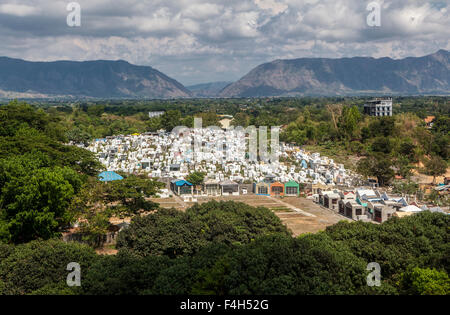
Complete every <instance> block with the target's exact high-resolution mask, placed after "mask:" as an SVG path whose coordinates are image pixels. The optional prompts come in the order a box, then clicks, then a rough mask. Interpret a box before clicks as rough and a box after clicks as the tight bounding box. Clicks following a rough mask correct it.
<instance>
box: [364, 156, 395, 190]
mask: <svg viewBox="0 0 450 315" xmlns="http://www.w3.org/2000/svg"><path fill="white" fill-rule="evenodd" d="M392 166H393V165H392V160H391V159H390V158H389V156H387V155H384V154H380V153H378V154H374V155H370V156H368V157H365V158H363V159H361V160H360V161H359V162H358V166H357V169H358V172H359V173H360V174H362V175H365V176H375V177H376V178H377V180H378V184H379V185H380V186H385V185H387V184H388V183H389V182H390V181H391V180H392V179H393V178H394V176H395V172H394V170H393V169H392Z"/></svg>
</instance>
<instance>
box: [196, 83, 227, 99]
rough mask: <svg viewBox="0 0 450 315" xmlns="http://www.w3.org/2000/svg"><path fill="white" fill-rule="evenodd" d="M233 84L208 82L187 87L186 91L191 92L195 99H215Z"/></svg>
mask: <svg viewBox="0 0 450 315" xmlns="http://www.w3.org/2000/svg"><path fill="white" fill-rule="evenodd" d="M232 83H233V82H226V81H220V82H210V83H201V84H196V85H191V86H188V87H187V89H188V90H189V91H191V92H192V94H193V96H195V97H217V96H218V95H219V93H220V92H221V91H222V90H223V89H224V88H225V87H227V86H228V85H230V84H232Z"/></svg>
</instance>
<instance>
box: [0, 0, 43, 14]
mask: <svg viewBox="0 0 450 315" xmlns="http://www.w3.org/2000/svg"><path fill="white" fill-rule="evenodd" d="M38 12H39V8H36V7H33V6H29V5H24V4H13V3H11V4H8V3H6V4H0V13H3V14H8V15H14V16H20V17H24V16H29V15H33V14H37V13H38Z"/></svg>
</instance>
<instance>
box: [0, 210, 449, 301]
mask: <svg viewBox="0 0 450 315" xmlns="http://www.w3.org/2000/svg"><path fill="white" fill-rule="evenodd" d="M240 207H243V208H244V209H242V210H243V211H242V212H250V213H253V216H251V219H250V220H247V219H246V216H244V215H236V213H233V212H232V214H229V213H228V212H227V211H224V210H228V209H236V210H240V209H239V208H240ZM191 212H192V213H191V214H188V215H186V218H181V217H179V216H181V215H178V214H175V213H173V212H170V211H167V212H164V213H161V214H158V217H157V218H153V217H152V215H150V216H149V218H148V219H145V218H136V219H135V220H134V221H133V223H132V225H131V226H130V227H129V229H128V230H127V233H126V234H124V235H121V242H120V251H119V253H118V254H117V255H114V256H99V255H97V254H95V252H94V251H93V249H92V248H90V247H88V246H86V245H81V244H78V243H64V242H62V241H60V240H56V239H52V240H47V241H43V240H36V241H32V242H29V243H26V244H22V245H18V246H12V245H7V244H3V245H1V244H0V293H2V294H98V295H104V294H107V295H114V294H132V295H135V294H167V295H172V294H177V295H180V294H218V295H224V294H230V295H234V294H237V295H246V294H253V295H259V294H266V295H268V294H269V295H270V294H275V295H278V294H281V295H293V294H302V295H303V294H449V293H450V280H449V278H448V272H449V270H448V267H449V266H450V264H449V257H450V255H449V254H450V252H449V250H450V248H449V242H448V241H449V239H448V237H449V235H448V230H449V220H450V219H449V217H448V216H447V215H444V214H439V213H430V212H425V213H421V214H417V215H414V216H411V217H407V218H403V219H391V220H389V221H388V222H386V223H383V224H381V225H375V224H372V223H361V222H358V223H344V222H341V223H338V224H337V225H335V226H332V227H329V228H327V230H326V231H324V232H319V233H317V234H307V235H303V236H300V237H298V238H293V237H291V236H290V235H289V234H288V233H287V232H286V230H285V228H284V227H283V226H282V225H281V223H280V222H276V217H275V216H274V215H273V214H272V215H271V214H270V213H268V210H263V209H245V207H244V206H243V205H240V204H235V203H232V202H230V203H223V204H219V205H218V204H216V203H214V202H213V203H211V204H206V205H202V206H197V208H196V209H191ZM205 212H207V213H205ZM227 217H231V218H232V220H233V221H232V222H228V221H227ZM262 218H263V219H265V220H264V221H262V222H261V219H262ZM155 222H157V223H158V224H157V225H155V224H154V223H155ZM211 222H214V224H211V225H209V224H208V223H211ZM173 223H176V224H177V226H176V227H175V226H173V225H172V224H173ZM192 226H197V229H199V230H201V229H202V228H204V229H208V230H207V231H205V232H203V233H200V235H198V234H195V233H194V231H196V230H194V231H192V230H191V227H192ZM194 234H195V235H194ZM154 235H158V237H157V240H164V242H161V243H159V242H158V241H156V242H155V241H154V240H153V236H154ZM141 236H142V237H143V239H142V240H140V239H139V237H141ZM69 262H78V263H79V264H80V266H81V273H82V280H81V281H82V282H81V286H80V287H68V286H67V285H66V278H67V274H68V272H67V271H66V266H67V264H68V263H69ZM369 262H377V263H379V265H380V267H381V285H380V286H368V285H367V282H366V278H367V276H368V274H369V271H367V270H366V267H367V265H368V263H369Z"/></svg>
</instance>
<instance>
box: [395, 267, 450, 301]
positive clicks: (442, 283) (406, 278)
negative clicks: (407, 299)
mask: <svg viewBox="0 0 450 315" xmlns="http://www.w3.org/2000/svg"><path fill="white" fill-rule="evenodd" d="M401 286H402V288H403V289H404V290H405V291H406V293H408V294H416V295H449V294H450V279H449V277H448V274H447V272H446V271H444V270H442V271H438V270H436V269H430V268H419V267H416V268H413V269H411V270H408V271H406V272H405V273H404V274H403V275H402V279H401Z"/></svg>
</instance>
